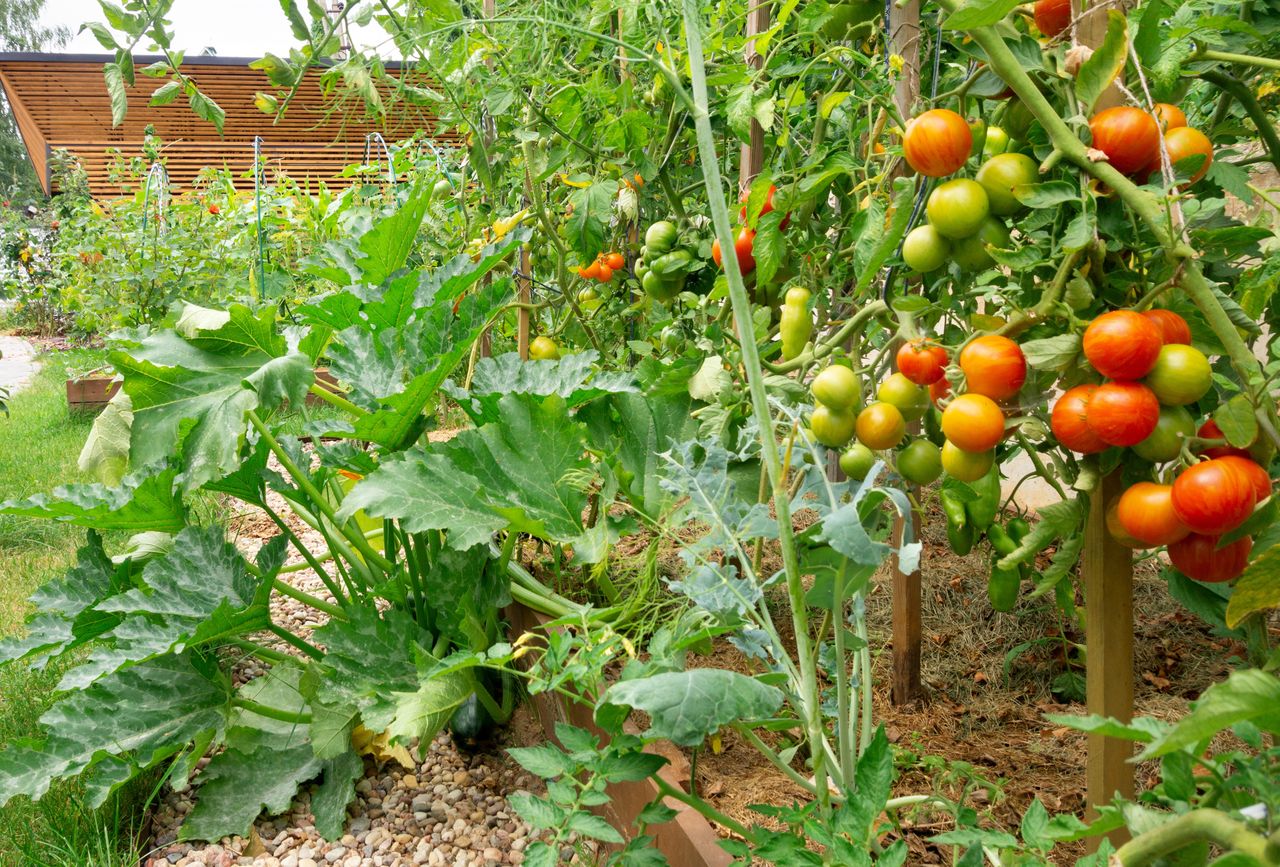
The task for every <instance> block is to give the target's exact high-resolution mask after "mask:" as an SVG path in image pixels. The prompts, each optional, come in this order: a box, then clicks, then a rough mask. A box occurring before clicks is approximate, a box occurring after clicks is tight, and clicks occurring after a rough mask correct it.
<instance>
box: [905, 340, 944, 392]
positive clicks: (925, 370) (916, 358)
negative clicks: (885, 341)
mask: <svg viewBox="0 0 1280 867" xmlns="http://www.w3.org/2000/svg"><path fill="white" fill-rule="evenodd" d="M946 367H947V350H945V349H943V348H942V347H941V346H939V345H938V344H936V343H930V342H929V341H927V340H912V341H911V342H910V343H904V344H903V345H902V348H901V349H899V350H898V370H900V371H902V375H903V376H905V377H906V378H907V379H909V380H911V381H912V382H914V383H915V384H916V385H933V384H934V383H935V382H937V381H938V380H940V379H942V376H943V374H944V373H945V372H946Z"/></svg>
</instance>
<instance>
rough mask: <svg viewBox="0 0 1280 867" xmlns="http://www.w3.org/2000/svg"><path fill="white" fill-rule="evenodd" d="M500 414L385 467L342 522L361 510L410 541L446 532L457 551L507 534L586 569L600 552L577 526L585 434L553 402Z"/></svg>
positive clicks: (511, 398)
mask: <svg viewBox="0 0 1280 867" xmlns="http://www.w3.org/2000/svg"><path fill="white" fill-rule="evenodd" d="M498 408H499V410H500V415H501V421H498V422H493V423H491V424H486V425H484V426H483V427H480V428H477V429H475V430H468V431H463V432H462V433H461V434H459V435H458V436H457V437H455V438H454V439H452V440H450V441H449V442H447V443H440V444H437V445H434V446H433V447H432V451H431V452H428V453H426V454H418V455H413V456H410V457H408V458H406V459H405V460H403V461H397V462H394V463H388V464H385V465H384V466H383V467H382V468H381V469H379V470H378V471H377V472H375V473H373V474H372V475H370V476H368V477H367V478H366V479H365V480H364V481H362V482H360V483H359V484H357V485H356V486H355V487H354V488H353V489H352V491H351V493H350V494H349V495H348V496H347V498H346V499H345V500H344V501H343V505H342V512H341V515H342V516H343V517H349V516H351V515H353V514H355V512H357V511H359V510H364V511H365V512H366V513H368V514H369V515H373V516H376V517H387V518H398V519H400V520H401V521H402V526H403V527H404V528H405V529H406V530H408V531H409V532H415V533H416V532H421V531H423V530H447V531H448V532H449V545H450V546H451V547H453V548H455V549H457V550H465V549H467V548H471V547H473V546H475V545H478V544H482V543H487V542H488V540H489V537H490V536H491V535H492V534H493V533H494V532H495V531H497V530H501V529H504V528H506V529H509V530H511V531H514V532H522V533H529V534H531V535H534V536H537V537H539V538H542V539H548V540H550V541H554V542H560V543H563V544H575V545H577V546H578V554H579V556H581V557H582V558H584V559H585V561H586V562H593V561H594V557H595V556H597V555H598V553H599V551H598V543H597V540H595V538H594V535H593V533H591V532H589V531H588V530H587V528H586V527H585V526H584V525H583V517H582V516H583V511H584V509H585V508H586V505H587V495H586V493H585V484H584V477H586V476H587V475H588V474H589V472H590V464H589V463H588V461H587V459H586V457H585V455H584V449H585V447H586V432H585V428H584V427H583V425H582V424H580V423H579V422H577V421H574V420H573V419H572V418H570V417H569V413H568V407H567V406H566V404H565V401H564V399H563V398H561V397H559V396H558V395H552V396H550V397H546V398H541V399H539V398H536V397H534V396H531V395H516V394H508V395H504V396H503V397H502V398H501V399H500V400H499V401H498ZM567 476H568V478H566V477H567ZM575 476H576V477H577V478H575Z"/></svg>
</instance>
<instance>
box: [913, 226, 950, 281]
mask: <svg viewBox="0 0 1280 867" xmlns="http://www.w3.org/2000/svg"><path fill="white" fill-rule="evenodd" d="M950 255H951V242H949V241H948V240H947V239H946V238H944V237H942V235H940V234H938V230H937V229H935V228H934V227H933V226H930V225H929V224H928V223H925V224H924V225H923V226H916V227H915V228H914V229H912V230H911V231H910V232H908V233H907V237H906V238H904V239H903V241H902V261H904V262H906V263H907V267H908V268H910V269H911V270H912V271H918V272H919V273H921V274H927V273H929V272H930V271H936V270H938V269H939V268H941V267H942V266H943V265H945V264H946V263H947V258H948V257H949V256H950Z"/></svg>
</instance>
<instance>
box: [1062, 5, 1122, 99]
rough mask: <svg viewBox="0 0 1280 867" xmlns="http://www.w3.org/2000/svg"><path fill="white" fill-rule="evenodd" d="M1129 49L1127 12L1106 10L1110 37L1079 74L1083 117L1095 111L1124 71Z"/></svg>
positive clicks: (1085, 63)
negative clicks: (1101, 99)
mask: <svg viewBox="0 0 1280 867" xmlns="http://www.w3.org/2000/svg"><path fill="white" fill-rule="evenodd" d="M1128 50H1129V26H1128V23H1127V21H1126V19H1125V16H1124V13H1122V12H1118V11H1117V10H1115V9H1110V10H1108V11H1107V35H1106V36H1105V37H1103V40H1102V44H1101V45H1099V46H1098V48H1097V49H1096V50H1095V51H1094V52H1093V54H1092V55H1091V56H1090V57H1089V59H1088V60H1086V61H1085V62H1084V63H1083V64H1081V66H1080V71H1079V72H1078V73H1076V84H1075V88H1076V98H1077V99H1079V100H1080V111H1081V112H1082V113H1083V114H1085V115H1089V114H1091V113H1092V112H1093V106H1094V104H1095V103H1096V102H1097V101H1098V98H1099V97H1101V96H1102V94H1103V93H1104V92H1105V91H1106V90H1107V88H1109V87H1111V85H1112V83H1113V82H1114V81H1115V80H1116V78H1117V77H1118V76H1119V75H1120V73H1121V72H1122V71H1123V70H1124V64H1125V58H1126V56H1127V53H1128Z"/></svg>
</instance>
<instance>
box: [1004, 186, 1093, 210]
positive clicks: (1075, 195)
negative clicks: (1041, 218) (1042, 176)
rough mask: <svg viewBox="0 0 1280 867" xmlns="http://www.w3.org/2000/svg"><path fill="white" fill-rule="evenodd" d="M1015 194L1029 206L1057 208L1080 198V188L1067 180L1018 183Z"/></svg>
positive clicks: (1014, 190) (1014, 189)
mask: <svg viewBox="0 0 1280 867" xmlns="http://www.w3.org/2000/svg"><path fill="white" fill-rule="evenodd" d="M1013 195H1014V197H1015V198H1017V200H1018V201H1019V202H1021V203H1022V204H1024V205H1026V206H1027V207H1028V208H1056V207H1058V206H1059V205H1064V204H1066V203H1067V202H1075V201H1079V199H1080V188H1079V187H1077V186H1076V185H1074V184H1072V183H1069V182H1067V181H1045V182H1044V183H1042V184H1018V185H1017V186H1015V187H1014V188H1013Z"/></svg>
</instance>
